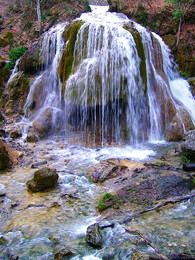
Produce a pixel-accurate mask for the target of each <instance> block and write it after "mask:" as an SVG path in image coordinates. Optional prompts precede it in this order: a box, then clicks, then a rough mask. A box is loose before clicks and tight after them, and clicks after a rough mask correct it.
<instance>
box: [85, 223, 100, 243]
mask: <svg viewBox="0 0 195 260" xmlns="http://www.w3.org/2000/svg"><path fill="white" fill-rule="evenodd" d="M86 242H87V243H88V244H90V245H91V246H94V247H101V245H102V236H101V233H100V228H99V224H98V223H95V224H92V225H90V226H89V227H88V228H87V234H86Z"/></svg>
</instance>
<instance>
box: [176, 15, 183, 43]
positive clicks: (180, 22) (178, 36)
mask: <svg viewBox="0 0 195 260" xmlns="http://www.w3.org/2000/svg"><path fill="white" fill-rule="evenodd" d="M181 25H182V18H181V17H180V18H179V25H178V30H177V42H176V47H177V46H178V45H179V40H180V32H181Z"/></svg>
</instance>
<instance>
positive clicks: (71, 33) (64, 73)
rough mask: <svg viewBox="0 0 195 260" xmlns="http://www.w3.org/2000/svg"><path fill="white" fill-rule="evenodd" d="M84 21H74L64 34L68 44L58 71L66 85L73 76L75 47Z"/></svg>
mask: <svg viewBox="0 0 195 260" xmlns="http://www.w3.org/2000/svg"><path fill="white" fill-rule="evenodd" d="M83 23H84V22H83V21H74V22H73V23H70V24H69V25H68V26H67V27H66V29H65V31H64V33H63V37H64V42H65V43H66V48H65V50H64V51H63V53H62V57H61V60H60V65H59V69H58V73H59V75H60V79H61V81H62V83H65V82H66V80H67V79H68V77H69V76H70V74H71V71H72V66H73V62H74V46H75V42H76V39H77V33H78V31H79V29H80V28H81V26H82V25H83Z"/></svg>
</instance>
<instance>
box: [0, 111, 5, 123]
mask: <svg viewBox="0 0 195 260" xmlns="http://www.w3.org/2000/svg"><path fill="white" fill-rule="evenodd" d="M3 121H5V119H4V116H3V115H2V113H1V111H0V122H3Z"/></svg>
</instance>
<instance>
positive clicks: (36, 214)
mask: <svg viewBox="0 0 195 260" xmlns="http://www.w3.org/2000/svg"><path fill="white" fill-rule="evenodd" d="M169 146H171V144H169ZM169 146H168V145H167V144H166V143H160V144H156V143H155V144H154V143H153V144H151V143H150V144H147V146H145V148H143V146H142V147H141V148H140V149H139V148H136V149H134V148H132V147H129V146H125V147H108V148H96V149H95V148H86V147H82V146H77V145H70V144H68V143H67V141H66V140H64V139H63V138H62V137H55V138H52V140H44V141H40V142H39V143H36V144H30V143H25V142H23V141H21V142H20V147H23V148H25V152H24V156H23V158H22V159H21V161H20V166H19V167H17V168H14V169H12V170H10V171H8V172H2V173H1V175H0V184H1V185H0V189H1V190H4V191H5V192H6V196H5V197H0V198H1V203H0V210H1V216H0V218H1V219H0V221H1V223H3V225H1V226H0V234H1V236H3V237H4V238H5V240H6V242H5V244H4V243H2V242H0V254H1V255H2V259H9V258H8V255H9V254H10V253H9V252H10V251H7V250H8V249H9V250H11V254H12V255H14V256H19V259H22V260H25V259H33V260H35V259H37V260H40V259H54V254H55V252H56V251H58V250H60V249H61V248H63V247H68V248H69V249H70V250H71V251H72V252H73V253H74V254H75V255H74V256H73V257H72V258H71V259H74V260H80V259H90V260H93V259H121V260H123V259H129V257H130V255H131V253H132V250H134V249H137V248H141V250H143V251H145V252H150V251H151V248H149V247H147V246H146V245H145V244H144V243H143V241H142V242H140V239H138V238H137V237H136V236H135V235H132V234H128V233H126V232H125V230H124V227H123V226H122V225H119V224H116V225H115V226H114V228H106V229H104V230H103V231H102V233H103V248H102V249H99V250H96V249H93V248H91V247H90V246H88V245H87V244H86V242H85V233H86V229H87V227H88V226H89V225H90V224H92V223H95V222H97V221H99V216H100V215H99V212H98V210H97V202H98V200H99V198H100V196H101V195H102V194H104V193H105V192H107V190H105V188H103V187H102V186H99V185H96V184H94V183H92V182H91V181H90V180H89V179H88V178H87V176H86V170H87V169H88V168H89V167H90V166H91V165H94V164H96V163H98V162H99V161H102V160H104V159H108V158H128V159H130V160H133V161H144V162H145V161H151V160H154V158H157V157H161V156H162V155H163V153H164V152H165V150H167V149H168V148H169ZM43 162H44V163H45V164H43V165H42V164H41V163H43ZM39 163H40V165H41V166H39V168H40V167H43V166H50V167H54V168H56V169H57V171H58V173H59V177H60V178H59V182H58V185H57V187H56V188H55V189H53V190H50V191H47V192H39V193H30V192H28V191H27V189H26V184H25V183H26V181H28V180H29V179H31V178H32V176H33V173H34V171H35V169H33V168H31V166H32V165H33V164H34V165H36V164H39ZM193 215H194V212H193V201H191V202H190V201H187V202H185V203H181V204H177V205H175V206H174V207H173V208H170V209H166V210H163V211H159V212H155V213H154V214H152V215H151V214H149V213H147V214H146V215H144V217H141V218H139V219H138V220H134V221H133V222H131V223H129V227H130V228H131V229H138V230H139V231H140V232H143V233H144V234H145V236H146V237H148V238H149V239H150V240H151V241H154V242H155V245H156V246H157V247H158V248H159V250H161V251H162V252H163V253H164V254H172V253H173V254H174V253H177V252H178V247H179V249H180V251H182V250H183V249H184V250H186V251H187V252H188V253H192V251H193V245H192V239H193V236H194V233H193V232H194V231H193V225H194V220H193ZM105 257H110V258H105Z"/></svg>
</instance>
